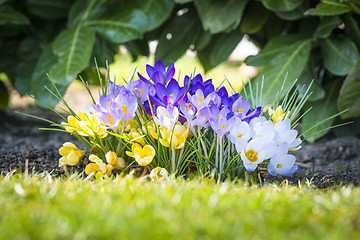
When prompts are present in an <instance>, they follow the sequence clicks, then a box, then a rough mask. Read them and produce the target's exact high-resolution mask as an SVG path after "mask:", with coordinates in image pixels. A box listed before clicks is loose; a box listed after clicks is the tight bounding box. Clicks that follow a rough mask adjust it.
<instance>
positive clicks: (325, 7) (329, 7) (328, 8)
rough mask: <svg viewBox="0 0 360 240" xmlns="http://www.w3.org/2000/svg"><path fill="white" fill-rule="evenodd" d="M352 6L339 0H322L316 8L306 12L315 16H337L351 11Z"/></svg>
mask: <svg viewBox="0 0 360 240" xmlns="http://www.w3.org/2000/svg"><path fill="white" fill-rule="evenodd" d="M350 11H351V8H350V6H349V5H347V4H346V3H344V2H340V1H339V0H322V1H321V2H320V3H319V4H318V5H316V8H315V9H310V10H308V11H307V12H306V14H309V15H313V16H335V15H340V14H343V13H347V12H350Z"/></svg>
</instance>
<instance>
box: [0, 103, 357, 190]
mask: <svg viewBox="0 0 360 240" xmlns="http://www.w3.org/2000/svg"><path fill="white" fill-rule="evenodd" d="M15 111H16V109H10V110H8V111H7V112H0V173H1V174H6V173H8V172H9V171H11V170H13V169H17V171H24V170H25V169H28V171H33V172H39V173H40V172H44V171H45V172H46V171H47V172H49V173H50V172H51V174H53V175H57V176H59V175H63V174H65V172H64V169H63V168H59V167H58V159H59V158H60V155H59V153H58V149H59V148H60V147H61V145H62V144H63V143H64V142H67V141H75V140H76V139H75V138H73V137H72V136H70V135H69V134H65V133H62V132H56V131H43V130H39V128H44V127H45V128H46V127H49V124H48V123H46V122H44V121H41V120H37V119H34V118H30V117H27V116H24V115H21V114H18V113H16V112H15ZM18 111H20V112H23V113H28V114H32V115H36V116H41V117H43V118H46V119H51V120H53V121H55V122H61V120H60V118H59V116H58V115H56V114H55V113H53V112H51V111H45V110H43V109H38V108H35V107H27V108H21V109H18ZM302 146H303V147H302V148H301V149H300V150H299V151H297V152H295V155H296V157H297V163H296V164H297V165H298V166H299V170H298V171H297V172H296V173H295V174H294V175H292V176H290V177H286V178H284V177H271V176H269V175H264V176H263V177H264V180H265V181H267V182H273V181H277V182H281V181H283V180H285V179H287V180H288V183H289V184H298V182H299V181H301V180H304V179H308V180H309V181H311V182H312V183H313V184H314V185H315V186H317V187H319V188H325V187H330V186H338V185H339V184H349V183H351V184H354V185H358V184H359V182H360V165H359V163H360V139H359V138H356V137H342V138H333V139H329V138H326V139H321V140H320V141H318V142H316V143H315V144H307V143H303V144H302ZM84 167H85V165H84V164H82V165H81V164H80V165H77V166H75V167H71V168H69V169H68V170H69V171H75V170H76V171H78V172H82V171H83V169H84Z"/></svg>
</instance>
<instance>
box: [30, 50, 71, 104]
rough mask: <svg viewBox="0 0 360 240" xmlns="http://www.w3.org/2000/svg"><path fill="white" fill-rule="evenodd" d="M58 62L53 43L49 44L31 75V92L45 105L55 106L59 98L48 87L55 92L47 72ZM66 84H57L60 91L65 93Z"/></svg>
mask: <svg viewBox="0 0 360 240" xmlns="http://www.w3.org/2000/svg"><path fill="white" fill-rule="evenodd" d="M56 64H58V57H57V56H56V55H55V54H54V52H53V44H49V45H47V46H46V47H45V48H44V50H43V51H42V54H41V56H40V58H39V61H38V62H37V64H36V67H35V70H34V72H33V74H32V77H31V82H30V88H29V91H28V92H29V93H30V94H32V95H34V97H35V100H36V102H37V103H38V104H39V105H40V106H43V107H47V106H50V107H54V106H55V105H56V104H57V103H58V102H59V100H58V99H56V98H55V97H54V96H53V95H52V94H51V93H50V92H49V91H48V90H47V89H46V88H45V86H46V87H48V88H49V89H51V90H52V91H54V92H55V88H54V87H53V85H52V83H51V81H50V80H49V78H48V76H47V73H48V72H49V70H51V69H52V68H53V67H54V66H55V65H56ZM67 86H68V85H66V84H57V87H58V89H59V91H60V93H62V94H65V91H66V88H67Z"/></svg>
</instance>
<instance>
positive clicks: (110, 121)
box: [105, 114, 114, 125]
mask: <svg viewBox="0 0 360 240" xmlns="http://www.w3.org/2000/svg"><path fill="white" fill-rule="evenodd" d="M105 118H106V120H108V122H109V123H110V124H111V125H113V124H114V118H113V116H111V115H110V114H109V115H108V116H107V117H105Z"/></svg>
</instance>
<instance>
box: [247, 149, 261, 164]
mask: <svg viewBox="0 0 360 240" xmlns="http://www.w3.org/2000/svg"><path fill="white" fill-rule="evenodd" d="M245 156H246V157H247V159H249V161H250V162H256V161H257V160H258V157H257V152H255V151H254V150H252V149H251V150H249V151H246V152H245Z"/></svg>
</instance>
